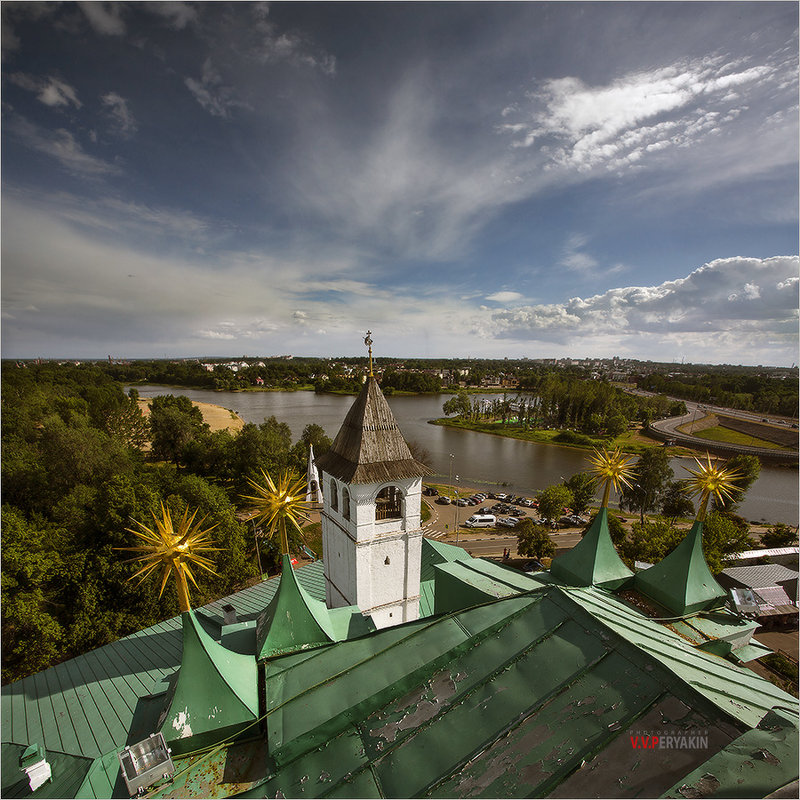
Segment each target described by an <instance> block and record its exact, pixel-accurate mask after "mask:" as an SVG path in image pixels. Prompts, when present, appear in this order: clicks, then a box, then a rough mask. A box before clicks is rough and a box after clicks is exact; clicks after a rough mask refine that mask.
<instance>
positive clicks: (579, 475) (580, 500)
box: [564, 472, 596, 514]
mask: <svg viewBox="0 0 800 800" xmlns="http://www.w3.org/2000/svg"><path fill="white" fill-rule="evenodd" d="M564 486H566V487H567V489H569V490H570V491H571V492H572V511H573V513H575V514H583V512H584V511H586V509H587V508H588V507H589V504H590V503H591V502H592V500H593V499H594V493H595V489H596V483H595V479H594V476H592V475H590V474H589V473H588V472H576V473H575V474H574V475H573V476H572V477H571V478H569V479H568V480H566V481H564Z"/></svg>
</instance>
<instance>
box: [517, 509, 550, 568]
mask: <svg viewBox="0 0 800 800" xmlns="http://www.w3.org/2000/svg"><path fill="white" fill-rule="evenodd" d="M516 532H517V552H518V553H519V554H520V555H521V556H527V557H528V558H535V559H537V560H538V561H541V560H542V559H543V558H552V557H553V556H554V555H555V554H556V546H555V544H553V540H552V539H551V538H550V534H549V533H548V532H547V526H545V525H537V524H536V523H535V522H534V521H533V520H532V519H530V517H526V518H525V519H523V520H520V522H519V524H518V525H517V527H516Z"/></svg>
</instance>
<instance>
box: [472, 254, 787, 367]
mask: <svg viewBox="0 0 800 800" xmlns="http://www.w3.org/2000/svg"><path fill="white" fill-rule="evenodd" d="M798 264H799V260H798V257H797V256H777V257H774V258H767V259H756V258H725V259H718V260H716V261H712V262H710V263H708V264H706V265H704V266H702V267H700V268H699V269H697V270H695V271H694V272H692V273H691V274H690V275H688V276H687V277H686V278H681V279H678V280H674V281H666V282H665V283H662V284H660V285H658V286H631V287H625V288H618V289H610V290H609V291H607V292H605V293H604V294H600V295H595V296H593V297H589V298H586V299H582V298H580V297H574V298H572V299H570V300H569V301H567V302H565V303H556V304H550V305H538V306H527V307H522V308H515V309H513V310H505V311H496V312H494V313H492V314H491V316H490V317H489V318H488V319H484V320H482V321H481V322H480V330H481V332H482V333H483V334H484V335H488V336H499V337H503V338H514V339H519V340H538V341H550V342H561V343H565V342H573V343H574V344H575V343H576V342H577V340H576V339H575V335H576V334H577V333H578V332H579V333H580V337H581V340H586V339H587V338H589V339H594V340H596V341H597V342H605V343H607V342H609V341H611V340H613V341H614V342H615V343H624V342H626V341H628V343H629V344H630V343H631V342H634V341H636V342H638V340H640V339H643V338H644V337H654V338H655V339H659V338H661V337H664V339H665V341H666V340H669V341H672V342H675V343H682V346H683V347H685V348H687V349H688V348H695V352H697V353H706V354H707V353H709V352H714V351H715V349H716V355H715V357H714V358H712V359H711V360H713V361H717V362H718V361H721V360H724V359H735V360H734V363H739V362H740V361H741V356H742V355H743V354H746V353H747V352H748V350H751V349H752V350H761V351H769V349H770V347H772V348H773V349H775V350H778V351H781V350H782V353H781V355H782V356H784V357H785V356H786V355H787V354H789V353H791V352H792V351H793V350H794V349H796V346H797V332H798V330H797V319H798V310H797V309H798V281H799V279H798V277H797V273H798ZM776 343H778V347H775V345H776ZM737 355H738V357H739V358H738V359H737V358H736V356H737ZM765 363H766V362H765ZM771 363H777V362H776V361H775V360H773V361H772V362H771Z"/></svg>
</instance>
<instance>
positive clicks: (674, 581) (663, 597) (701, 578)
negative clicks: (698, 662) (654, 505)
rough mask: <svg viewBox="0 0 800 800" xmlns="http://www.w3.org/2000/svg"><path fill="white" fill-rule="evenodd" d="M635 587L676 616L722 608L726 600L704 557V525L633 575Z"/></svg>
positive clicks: (695, 526) (701, 524)
mask: <svg viewBox="0 0 800 800" xmlns="http://www.w3.org/2000/svg"><path fill="white" fill-rule="evenodd" d="M634 587H635V588H636V589H638V590H639V591H640V592H641V593H642V594H644V595H646V596H647V597H649V598H651V599H652V600H655V601H656V602H657V603H659V604H660V605H662V606H664V608H666V609H667V610H669V611H671V612H672V613H673V614H675V615H677V616H682V615H684V614H693V613H694V612H696V611H703V610H706V609H709V608H714V607H715V606H718V605H721V604H722V602H723V601H724V600H725V598H726V597H727V593H726V592H725V590H724V589H723V588H722V587H721V586H720V585H719V584H718V583H717V582H716V580H715V579H714V576H713V575H712V574H711V570H710V569H709V568H708V564H707V563H706V559H705V556H704V555H703V523H702V521H701V520H696V521H695V523H694V525H692V529H691V530H690V531H689V533H688V534H687V536H686V538H685V539H684V540H683V541H682V542H681V543H680V544H679V545H678V546H677V547H676V548H675V549H674V550H673V551H672V552H671V553H670V554H669V555H668V556H667V557H666V558H664V559H662V560H661V561H659V562H658V564H655V565H654V566H652V567H650V568H648V569H646V570H642V571H641V572H639V573H637V574H636V577H635V579H634Z"/></svg>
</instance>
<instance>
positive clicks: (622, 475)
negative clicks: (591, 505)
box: [589, 447, 636, 508]
mask: <svg viewBox="0 0 800 800" xmlns="http://www.w3.org/2000/svg"><path fill="white" fill-rule="evenodd" d="M632 461H633V458H628V457H627V456H626V455H625V454H624V453H623V452H622V451H621V450H620V449H619V448H617V449H616V450H613V451H612V452H610V453H609V452H608V450H606V449H605V447H604V448H603V449H602V450H595V451H594V452H593V453H592V455H591V456H589V462H590V463H591V464H592V467H593V469H592V472H593V473H594V480H595V484H597V485H599V484H601V483H605V490H604V491H603V502H602V503H601V507H602V508H608V498H609V495H610V494H611V487H612V485H613V487H614V490H615V491H616V492H619V491H620V489H621V487H622V486H630V485H631V483H630V482H631V480H632V479H633V478H634V477H635V475H636V472H635V471H634V470H632V469H630V464H631V462H632Z"/></svg>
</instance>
